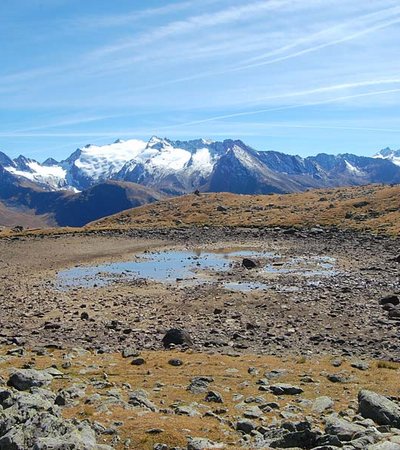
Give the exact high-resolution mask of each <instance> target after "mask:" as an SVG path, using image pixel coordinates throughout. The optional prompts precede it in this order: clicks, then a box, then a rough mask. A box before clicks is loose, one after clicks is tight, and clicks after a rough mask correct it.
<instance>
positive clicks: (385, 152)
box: [374, 147, 400, 166]
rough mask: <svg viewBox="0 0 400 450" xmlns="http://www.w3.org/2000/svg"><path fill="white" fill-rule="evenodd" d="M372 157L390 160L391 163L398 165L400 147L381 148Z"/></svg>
mask: <svg viewBox="0 0 400 450" xmlns="http://www.w3.org/2000/svg"><path fill="white" fill-rule="evenodd" d="M374 158H380V159H387V160H388V161H391V162H392V163H393V164H396V165H397V166H400V149H399V150H392V149H391V148H389V147H386V148H384V149H382V150H381V151H380V152H379V153H377V154H376V155H374Z"/></svg>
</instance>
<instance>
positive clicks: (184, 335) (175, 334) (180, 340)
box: [162, 328, 193, 348]
mask: <svg viewBox="0 0 400 450" xmlns="http://www.w3.org/2000/svg"><path fill="white" fill-rule="evenodd" d="M162 343H163V345H164V347H165V348H169V347H170V346H171V344H174V345H186V346H189V347H190V346H192V345H193V342H192V339H191V337H190V335H189V333H188V332H187V331H185V330H182V329H180V328H171V329H170V330H168V331H167V333H166V334H165V336H164V337H163V339H162Z"/></svg>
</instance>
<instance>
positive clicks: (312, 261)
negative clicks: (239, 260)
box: [263, 256, 337, 277]
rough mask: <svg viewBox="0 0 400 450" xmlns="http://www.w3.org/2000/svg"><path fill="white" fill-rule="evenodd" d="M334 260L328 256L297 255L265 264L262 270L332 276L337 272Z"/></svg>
mask: <svg viewBox="0 0 400 450" xmlns="http://www.w3.org/2000/svg"><path fill="white" fill-rule="evenodd" d="M335 262H336V260H335V259H334V258H331V257H329V256H309V257H301V258H300V257H298V258H290V259H288V260H286V261H281V262H275V263H272V264H267V265H266V266H265V267H264V269H263V270H264V272H267V273H269V274H286V275H289V274H290V275H298V276H305V277H312V276H333V275H336V274H337V271H336V270H335Z"/></svg>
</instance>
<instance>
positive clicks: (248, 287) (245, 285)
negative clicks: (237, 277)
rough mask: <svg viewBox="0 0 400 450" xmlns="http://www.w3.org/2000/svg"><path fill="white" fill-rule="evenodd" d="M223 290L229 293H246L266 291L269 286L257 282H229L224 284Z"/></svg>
mask: <svg viewBox="0 0 400 450" xmlns="http://www.w3.org/2000/svg"><path fill="white" fill-rule="evenodd" d="M224 288H225V289H228V290H229V291H239V292H248V291H254V290H266V289H269V288H270V286H268V285H267V284H265V283H260V282H257V281H244V282H240V281H231V282H229V283H224Z"/></svg>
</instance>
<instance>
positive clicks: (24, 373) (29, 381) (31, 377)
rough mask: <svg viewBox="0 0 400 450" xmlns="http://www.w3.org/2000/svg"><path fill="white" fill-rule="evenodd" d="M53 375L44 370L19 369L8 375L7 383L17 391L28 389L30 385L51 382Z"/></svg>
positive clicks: (43, 384)
mask: <svg viewBox="0 0 400 450" xmlns="http://www.w3.org/2000/svg"><path fill="white" fill-rule="evenodd" d="M52 379H53V377H52V376H51V375H50V374H49V373H48V372H46V371H39V370H35V369H20V370H17V371H15V372H14V373H12V374H11V375H10V378H9V379H8V383H7V384H8V385H9V386H12V387H14V388H15V389H18V390H19V391H28V390H29V389H31V388H32V387H43V386H47V385H49V384H50V383H51V381H52Z"/></svg>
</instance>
